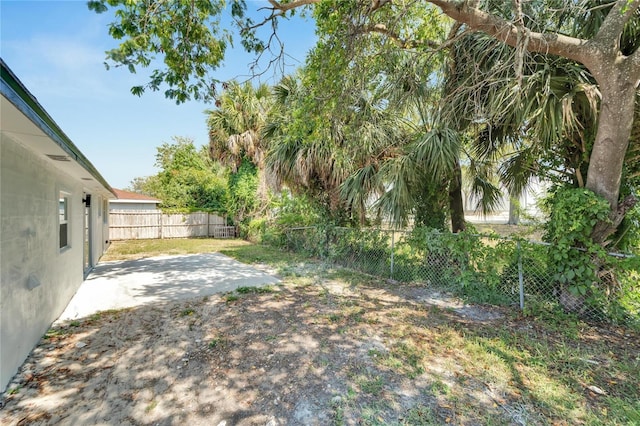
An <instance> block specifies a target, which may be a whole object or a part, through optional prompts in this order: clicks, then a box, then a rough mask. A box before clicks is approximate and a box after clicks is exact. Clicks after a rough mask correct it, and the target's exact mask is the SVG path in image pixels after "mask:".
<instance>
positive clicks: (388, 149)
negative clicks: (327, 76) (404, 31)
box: [265, 73, 404, 223]
mask: <svg viewBox="0 0 640 426" xmlns="http://www.w3.org/2000/svg"><path fill="white" fill-rule="evenodd" d="M274 96H275V99H276V105H277V108H274V111H273V112H274V113H273V114H272V116H271V117H270V121H269V123H268V124H267V126H266V127H265V136H266V137H267V138H268V139H269V140H270V141H271V142H270V144H271V145H270V150H269V152H268V155H267V168H268V169H269V170H270V171H271V172H272V173H273V174H274V175H275V176H277V178H279V179H280V180H282V182H284V183H285V184H286V185H287V186H289V188H290V189H291V190H292V191H294V192H298V193H299V192H304V193H307V194H309V195H311V196H312V198H315V199H316V200H319V201H320V202H321V204H323V205H324V206H325V207H326V208H327V209H328V211H329V212H330V214H331V216H333V218H334V219H337V220H338V221H345V220H347V221H350V220H357V221H359V222H361V223H364V222H365V221H366V212H367V208H368V204H369V200H368V198H367V196H366V195H365V194H369V193H371V192H376V191H377V192H380V191H382V190H383V187H382V186H381V185H380V183H376V182H374V181H372V180H369V179H361V180H360V182H361V184H362V185H363V187H362V191H361V192H360V193H359V196H355V197H352V198H349V199H345V198H344V197H343V194H342V193H341V191H340V187H341V185H342V184H343V183H344V182H345V180H347V179H348V178H349V177H350V176H351V175H352V174H353V173H354V172H355V171H356V170H358V171H359V175H358V177H362V175H363V174H367V173H369V172H371V171H374V170H375V169H376V168H377V167H378V165H379V164H380V162H381V161H382V160H384V159H385V158H387V157H389V156H392V155H394V154H393V153H394V152H395V150H397V146H398V145H399V144H400V143H402V141H403V138H402V137H403V130H404V129H403V126H402V122H401V121H398V119H397V118H394V117H390V116H389V114H386V113H385V112H384V111H383V109H382V108H381V106H380V105H379V104H378V103H377V102H378V100H377V99H376V97H375V96H374V95H372V94H369V93H360V94H359V96H352V97H350V98H349V99H346V100H345V99H343V100H342V102H343V104H347V105H348V107H346V108H344V107H341V106H336V104H335V103H333V102H323V101H322V100H321V99H319V98H318V97H317V96H316V95H315V94H314V92H313V90H312V89H311V88H310V87H309V86H305V85H304V74H302V73H301V74H299V75H298V76H296V77H293V76H290V77H286V78H284V79H283V80H282V81H281V82H280V84H278V85H277V86H276V87H275V88H274ZM358 177H356V179H357V178H358Z"/></svg>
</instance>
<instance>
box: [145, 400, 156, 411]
mask: <svg viewBox="0 0 640 426" xmlns="http://www.w3.org/2000/svg"><path fill="white" fill-rule="evenodd" d="M157 406H158V401H151V402H150V403H149V405H147V406H146V407H145V408H144V411H145V413H149V412H151V411H152V410H153V409H154V408H156V407H157Z"/></svg>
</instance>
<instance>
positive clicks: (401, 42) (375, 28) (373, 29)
mask: <svg viewBox="0 0 640 426" xmlns="http://www.w3.org/2000/svg"><path fill="white" fill-rule="evenodd" d="M367 33H379V34H383V35H385V36H386V37H389V38H390V39H391V40H393V41H394V43H395V44H396V45H397V46H398V47H399V48H401V49H413V48H415V47H418V46H422V45H424V46H427V47H429V48H431V49H438V48H440V44H438V43H436V42H434V41H432V40H426V41H424V42H417V41H416V40H405V39H403V38H402V37H400V36H399V35H398V34H396V33H395V32H393V31H391V30H390V29H389V28H387V26H386V25H384V24H373V25H366V26H362V27H360V28H358V29H357V31H356V32H355V34H367Z"/></svg>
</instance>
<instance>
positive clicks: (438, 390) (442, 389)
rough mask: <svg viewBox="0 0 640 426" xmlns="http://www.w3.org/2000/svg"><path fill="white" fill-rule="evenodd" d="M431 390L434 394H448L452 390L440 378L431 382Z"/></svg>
mask: <svg viewBox="0 0 640 426" xmlns="http://www.w3.org/2000/svg"><path fill="white" fill-rule="evenodd" d="M430 390H431V393H432V394H434V395H448V394H449V392H450V391H451V390H450V388H449V385H447V384H446V383H444V382H443V381H442V380H439V379H438V380H436V381H435V382H433V383H431V386H430Z"/></svg>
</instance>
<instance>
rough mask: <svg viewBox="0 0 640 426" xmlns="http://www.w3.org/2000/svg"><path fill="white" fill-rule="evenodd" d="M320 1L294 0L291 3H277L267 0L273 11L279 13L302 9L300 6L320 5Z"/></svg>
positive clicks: (273, 0)
mask: <svg viewBox="0 0 640 426" xmlns="http://www.w3.org/2000/svg"><path fill="white" fill-rule="evenodd" d="M321 1H322V0H295V1H292V2H291V3H284V4H283V3H280V2H277V1H276V0H269V4H271V6H273V9H274V10H279V11H281V12H287V11H289V10H292V9H295V8H298V7H302V6H308V5H311V4H316V3H320V2H321Z"/></svg>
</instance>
